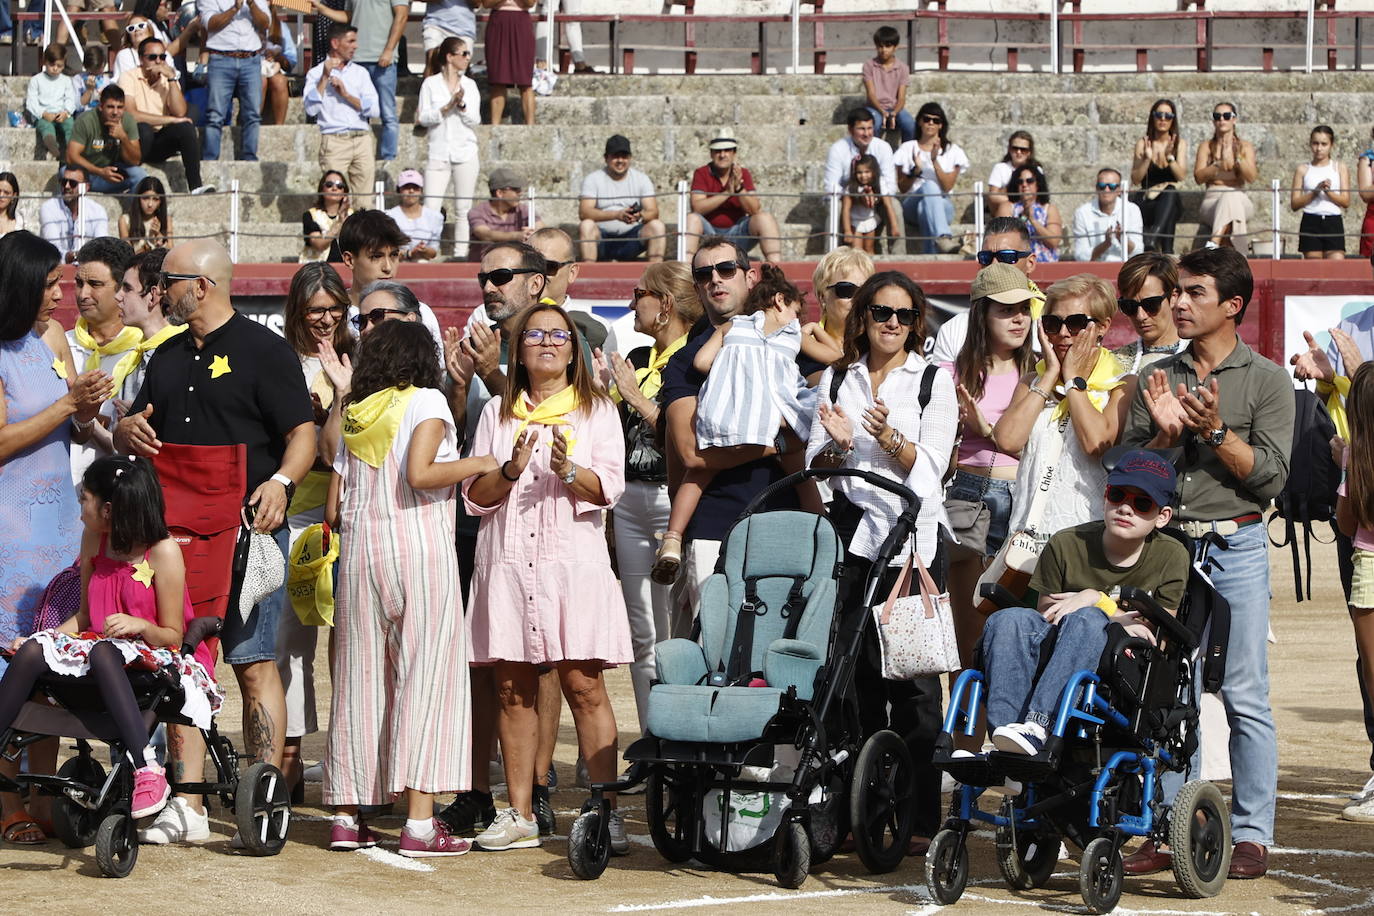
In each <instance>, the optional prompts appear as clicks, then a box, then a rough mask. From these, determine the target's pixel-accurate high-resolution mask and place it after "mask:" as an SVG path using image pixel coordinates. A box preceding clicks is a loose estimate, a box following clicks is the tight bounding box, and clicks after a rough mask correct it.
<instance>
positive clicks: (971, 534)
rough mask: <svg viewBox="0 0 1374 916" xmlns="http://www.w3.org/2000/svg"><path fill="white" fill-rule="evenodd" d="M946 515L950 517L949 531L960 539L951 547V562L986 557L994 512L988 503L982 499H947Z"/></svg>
mask: <svg viewBox="0 0 1374 916" xmlns="http://www.w3.org/2000/svg"><path fill="white" fill-rule="evenodd" d="M945 514H946V515H948V516H949V530H950V531H952V532H954V536H955V537H956V538H958V541H957V542H955V543H951V544H950V545H949V558H950V560H951V561H955V562H957V561H959V560H966V559H969V558H971V557H977V558H979V559H982V558H983V557H984V556H986V555H987V551H988V528H989V526H990V525H991V524H992V510H991V509H989V508H988V506H987V503H985V502H983V501H982V500H981V499H953V498H951V499H946V500H945Z"/></svg>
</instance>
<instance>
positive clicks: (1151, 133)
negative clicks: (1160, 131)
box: [1145, 99, 1179, 149]
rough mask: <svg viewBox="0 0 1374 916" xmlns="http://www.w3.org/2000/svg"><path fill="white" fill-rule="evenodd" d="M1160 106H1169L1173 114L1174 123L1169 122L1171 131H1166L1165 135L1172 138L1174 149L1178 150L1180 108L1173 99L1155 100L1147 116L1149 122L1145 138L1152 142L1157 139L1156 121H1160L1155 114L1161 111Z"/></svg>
mask: <svg viewBox="0 0 1374 916" xmlns="http://www.w3.org/2000/svg"><path fill="white" fill-rule="evenodd" d="M1160 105H1168V106H1169V111H1171V112H1173V115H1174V119H1173V120H1172V121H1170V122H1169V129H1168V130H1166V131H1165V132H1164V133H1165V134H1167V135H1168V136H1169V137H1170V138H1171V140H1172V141H1173V143H1172V145H1173V147H1174V148H1175V149H1177V148H1178V126H1179V125H1178V106H1177V105H1175V104H1174V100H1173V99H1155V103H1154V104H1153V105H1151V106H1150V113H1149V114H1147V115H1146V116H1145V117H1146V119H1147V120H1146V121H1145V136H1146V137H1149V138H1150V139H1151V140H1153V139H1154V138H1155V121H1156V120H1158V119H1157V118H1156V117H1155V112H1156V111H1159V106H1160Z"/></svg>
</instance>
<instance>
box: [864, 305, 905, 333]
mask: <svg viewBox="0 0 1374 916" xmlns="http://www.w3.org/2000/svg"><path fill="white" fill-rule="evenodd" d="M868 314H870V315H872V316H873V320H874V321H875V322H877V323H878V324H887V323H888V322H889V321H891V320H892V316H893V315H896V316H897V323H898V324H900V325H901V326H902V327H904V328H909V327H911V326H912V325H914V324H915V323H916V310H915V309H894V308H893V307H892V306H890V305H870V306H869V307H868Z"/></svg>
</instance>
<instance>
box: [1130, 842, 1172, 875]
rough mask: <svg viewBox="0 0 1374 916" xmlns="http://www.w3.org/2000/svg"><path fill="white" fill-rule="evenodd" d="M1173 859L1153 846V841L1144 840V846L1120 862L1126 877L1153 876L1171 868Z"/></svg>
mask: <svg viewBox="0 0 1374 916" xmlns="http://www.w3.org/2000/svg"><path fill="white" fill-rule="evenodd" d="M1173 864H1174V857H1173V855H1172V854H1171V853H1167V852H1164V851H1163V850H1162V849H1160V848H1159V847H1158V846H1156V845H1155V841H1154V840H1146V841H1145V845H1143V846H1141V847H1140V848H1139V849H1137V850H1136V851H1135V852H1133V853H1131V854H1130V855H1129V856H1127V857H1126V858H1125V859H1123V860H1122V861H1121V865H1122V867H1123V868H1125V869H1126V874H1128V875H1153V874H1154V873H1155V872H1157V871H1164V870H1165V869H1166V868H1172V867H1173Z"/></svg>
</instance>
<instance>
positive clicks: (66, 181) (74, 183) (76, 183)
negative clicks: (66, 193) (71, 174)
mask: <svg viewBox="0 0 1374 916" xmlns="http://www.w3.org/2000/svg"><path fill="white" fill-rule="evenodd" d="M82 184H83V182H82V181H81V179H79V178H63V179H62V187H64V188H79V187H81V185H82Z"/></svg>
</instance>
